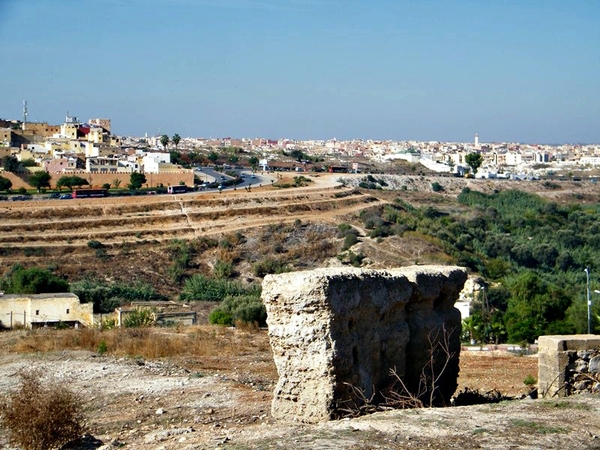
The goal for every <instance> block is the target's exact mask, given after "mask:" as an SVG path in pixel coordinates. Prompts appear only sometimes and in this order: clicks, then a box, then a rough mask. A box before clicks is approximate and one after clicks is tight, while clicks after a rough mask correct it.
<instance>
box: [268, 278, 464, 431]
mask: <svg viewBox="0 0 600 450" xmlns="http://www.w3.org/2000/svg"><path fill="white" fill-rule="evenodd" d="M466 278H467V274H466V272H465V270H464V269H462V268H459V267H448V266H413V267H406V268H400V269H392V270H363V269H351V268H336V269H317V270H313V271H306V272H295V273H286V274H280V275H269V276H267V277H265V280H264V282H263V294H262V298H263V301H264V303H265V305H266V308H267V313H268V325H269V336H270V341H271V347H272V349H273V355H274V360H275V365H276V366H277V371H278V373H279V381H278V383H277V386H276V388H275V392H274V395H273V404H272V414H273V416H274V417H278V418H288V419H289V418H295V419H298V420H303V421H308V422H315V421H320V420H327V419H330V418H332V417H334V416H335V415H336V414H337V412H338V411H339V410H340V409H343V408H344V407H345V406H347V405H349V404H355V403H356V402H360V398H357V395H356V393H357V392H358V391H360V392H362V393H363V394H364V396H365V397H367V398H371V397H373V400H374V401H378V400H380V401H382V400H383V393H385V392H386V391H388V389H389V388H390V386H391V385H393V384H396V385H397V384H398V378H400V379H401V380H402V383H403V384H404V385H405V386H406V388H407V389H408V390H409V391H410V392H412V393H414V394H415V395H419V396H420V397H421V398H422V399H425V401H426V402H431V403H434V404H443V403H447V402H448V401H449V399H450V397H451V396H452V394H453V393H454V391H455V390H456V387H457V378H458V370H459V369H458V365H459V354H460V332H461V317H460V313H459V311H458V310H457V309H456V308H455V307H454V302H455V301H456V300H457V298H458V294H459V292H460V291H461V289H462V287H463V285H464V283H465V280H466ZM392 371H394V372H395V374H396V375H397V377H396V376H395V375H393V373H392ZM359 397H360V396H359Z"/></svg>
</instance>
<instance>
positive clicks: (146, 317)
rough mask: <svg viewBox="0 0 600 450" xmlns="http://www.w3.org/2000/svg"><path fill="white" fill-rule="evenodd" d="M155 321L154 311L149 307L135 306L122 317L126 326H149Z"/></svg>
mask: <svg viewBox="0 0 600 450" xmlns="http://www.w3.org/2000/svg"><path fill="white" fill-rule="evenodd" d="M155 322H156V318H155V316H154V312H153V311H152V310H151V309H150V308H136V309H134V310H133V311H131V312H130V313H129V314H127V315H126V316H125V318H124V319H123V325H124V326H125V327H126V328H133V327H149V326H151V325H154V323H155Z"/></svg>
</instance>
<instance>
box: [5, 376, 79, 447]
mask: <svg viewBox="0 0 600 450" xmlns="http://www.w3.org/2000/svg"><path fill="white" fill-rule="evenodd" d="M19 377H20V379H21V382H20V386H19V387H18V388H17V389H16V390H15V391H13V392H11V393H10V394H9V395H8V399H7V401H6V403H4V404H3V405H2V424H3V425H4V427H5V428H6V430H8V438H9V441H10V443H11V444H12V445H17V446H19V447H21V448H23V449H26V450H38V449H39V450H47V449H50V448H57V447H61V446H63V445H65V444H67V443H68V442H71V441H74V440H76V439H78V438H79V437H80V436H81V434H82V432H83V428H84V427H83V407H82V402H81V399H80V398H79V397H78V396H77V395H76V394H75V393H73V392H72V391H71V390H70V389H69V387H68V386H67V385H66V384H65V383H61V382H59V381H58V380H44V382H43V383H42V379H41V378H42V370H39V369H38V370H30V371H21V372H20V373H19Z"/></svg>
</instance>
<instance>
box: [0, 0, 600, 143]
mask: <svg viewBox="0 0 600 450" xmlns="http://www.w3.org/2000/svg"><path fill="white" fill-rule="evenodd" d="M598 18H600V1H598V0H589V1H586V0H578V1H573V2H567V1H564V0H560V1H559V0H494V1H483V0H419V1H416V0H410V1H408V0H406V1H405V0H371V1H367V0H320V1H319V0H95V1H90V0H79V1H75V0H60V1H56V0H0V61H2V64H1V66H0V67H1V69H0V73H1V74H2V76H1V78H0V117H1V118H10V119H12V118H21V117H22V102H23V100H24V99H26V100H27V101H28V109H29V119H30V120H34V121H48V122H50V123H52V124H57V123H61V122H62V121H63V120H64V116H65V114H66V112H67V111H69V113H70V114H71V115H75V116H77V117H79V118H80V119H81V120H87V119H89V118H94V117H108V118H110V119H112V123H113V132H115V133H116V134H120V135H137V136H140V135H143V134H144V133H148V134H149V135H152V134H157V133H158V134H163V133H166V134H169V135H173V134H174V133H178V134H180V135H181V136H193V137H225V136H232V137H256V136H261V137H268V138H273V139H276V138H291V139H328V138H333V137H336V138H338V139H353V138H361V139H394V140H411V139H415V140H441V141H472V140H473V136H474V134H475V133H479V136H480V140H481V141H482V142H498V141H511V142H517V141H518V142H529V143H563V142H569V143H600V27H599V26H598Z"/></svg>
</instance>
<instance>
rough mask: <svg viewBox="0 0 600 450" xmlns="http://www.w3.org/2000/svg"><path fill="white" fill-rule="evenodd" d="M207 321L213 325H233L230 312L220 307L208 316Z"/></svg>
mask: <svg viewBox="0 0 600 450" xmlns="http://www.w3.org/2000/svg"><path fill="white" fill-rule="evenodd" d="M208 322H209V323H212V324H213V325H228V326H231V325H233V317H231V314H229V313H226V312H225V311H222V310H221V309H215V310H214V311H213V312H211V313H210V315H209V316H208Z"/></svg>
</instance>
